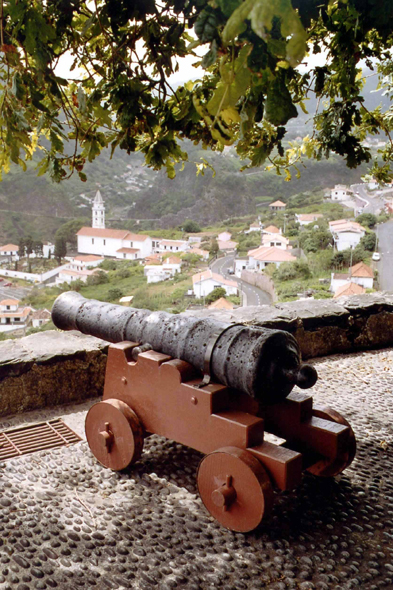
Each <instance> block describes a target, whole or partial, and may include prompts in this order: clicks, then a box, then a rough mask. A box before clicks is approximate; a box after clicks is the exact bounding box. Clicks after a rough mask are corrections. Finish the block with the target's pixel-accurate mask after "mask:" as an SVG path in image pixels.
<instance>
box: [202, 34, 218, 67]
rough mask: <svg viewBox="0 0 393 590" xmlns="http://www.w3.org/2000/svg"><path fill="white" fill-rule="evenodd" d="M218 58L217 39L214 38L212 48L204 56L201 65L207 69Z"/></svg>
mask: <svg viewBox="0 0 393 590" xmlns="http://www.w3.org/2000/svg"><path fill="white" fill-rule="evenodd" d="M216 59H217V41H216V40H215V39H214V40H213V42H212V44H211V47H210V50H209V51H208V52H207V53H206V54H205V55H204V56H203V59H202V63H201V66H202V67H203V68H204V69H205V70H206V69H207V68H210V66H212V65H213V64H214V63H215V61H216Z"/></svg>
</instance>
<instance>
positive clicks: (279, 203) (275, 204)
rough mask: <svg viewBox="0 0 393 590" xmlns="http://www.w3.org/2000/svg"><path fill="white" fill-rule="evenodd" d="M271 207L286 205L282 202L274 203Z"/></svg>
mask: <svg viewBox="0 0 393 590" xmlns="http://www.w3.org/2000/svg"><path fill="white" fill-rule="evenodd" d="M269 207H286V204H285V203H283V202H282V201H274V203H270V205H269Z"/></svg>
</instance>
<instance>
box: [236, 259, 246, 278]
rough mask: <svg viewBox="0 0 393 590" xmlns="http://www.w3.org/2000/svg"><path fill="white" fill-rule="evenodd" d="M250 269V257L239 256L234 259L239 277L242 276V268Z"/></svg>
mask: <svg viewBox="0 0 393 590" xmlns="http://www.w3.org/2000/svg"><path fill="white" fill-rule="evenodd" d="M247 269H248V257H239V258H235V260H234V269H233V270H234V272H235V275H236V276H237V277H239V278H240V277H241V275H242V270H247Z"/></svg>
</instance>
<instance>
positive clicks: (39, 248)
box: [32, 240, 44, 257]
mask: <svg viewBox="0 0 393 590" xmlns="http://www.w3.org/2000/svg"><path fill="white" fill-rule="evenodd" d="M32 248H33V252H34V254H35V255H36V256H39V257H42V253H43V248H44V244H43V243H42V242H41V240H36V241H34V242H33V246H32Z"/></svg>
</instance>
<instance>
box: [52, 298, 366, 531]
mask: <svg viewBox="0 0 393 590" xmlns="http://www.w3.org/2000/svg"><path fill="white" fill-rule="evenodd" d="M52 318H53V321H54V323H55V325H56V326H57V327H58V328H60V329H63V330H73V329H77V330H79V331H81V332H83V333H86V334H91V335H93V336H97V337H99V338H103V339H104V340H107V341H109V342H112V343H113V344H111V345H110V346H109V351H108V361H107V367H106V375H105V386H104V394H103V399H102V401H101V402H98V403H96V404H95V405H93V406H92V407H91V408H90V410H89V412H88V413H87V416H86V423H85V428H86V438H87V441H88V444H89V446H90V449H91V451H92V452H93V454H94V455H95V457H96V458H97V459H98V461H99V462H100V463H101V464H102V465H104V466H105V467H108V468H110V469H112V470H115V471H120V470H123V469H125V468H127V467H128V466H129V465H131V464H132V463H135V462H136V461H137V460H138V459H139V458H140V457H141V454H142V450H143V445H144V439H145V438H146V437H148V436H150V435H151V434H157V435H160V436H165V437H167V438H169V439H172V440H175V441H176V442H179V443H181V444H184V445H187V446H189V447H192V448H193V449H196V450H197V451H200V452H201V453H203V454H204V455H205V456H204V457H203V459H202V460H201V463H200V465H199V468H198V473H197V484H198V490H199V493H200V496H201V498H202V501H203V503H204V505H205V507H206V508H207V510H208V511H209V512H210V514H211V515H212V516H213V517H214V518H216V519H217V520H218V521H219V522H220V523H221V524H222V525H223V526H225V527H226V528H228V529H230V530H234V531H240V532H248V531H251V530H253V529H255V528H256V527H257V526H258V525H259V524H260V523H261V521H262V519H263V517H264V515H266V514H268V513H269V511H270V510H271V508H272V505H273V500H274V493H273V486H275V487H276V488H278V489H279V490H289V489H292V488H294V487H295V486H296V485H298V484H299V483H300V480H301V476H302V472H303V471H304V470H308V471H309V472H311V473H313V474H315V475H318V476H325V477H329V476H334V475H337V474H339V473H341V472H342V471H343V470H344V469H345V468H346V467H347V466H348V465H349V464H350V463H351V462H352V460H353V459H354V457H355V453H356V440H355V436H354V433H353V431H352V428H351V427H350V425H349V424H348V422H347V421H346V420H345V419H344V418H343V417H342V416H341V415H340V414H338V413H337V412H335V411H334V410H332V409H331V408H328V407H324V406H316V405H315V404H313V398H312V397H311V396H310V395H306V394H304V393H302V392H301V391H298V390H296V391H292V390H293V387H294V386H295V385H298V386H299V387H300V388H303V389H306V388H308V387H311V386H312V385H314V383H315V381H316V379H317V374H316V371H315V369H314V368H313V367H312V366H310V365H306V364H302V363H301V360H300V351H299V347H298V344H297V342H296V339H295V338H294V337H293V336H292V335H291V334H289V333H288V332H284V331H281V330H270V329H267V328H262V327H256V326H248V325H242V324H230V323H224V322H219V321H216V320H212V319H210V318H209V319H207V318H206V319H200V318H194V317H188V316H182V315H172V314H169V313H165V312H151V311H148V310H140V309H132V308H125V307H122V306H118V305H112V304H109V303H103V302H99V301H95V300H88V299H85V298H83V297H82V296H81V295H80V294H78V293H75V292H68V293H63V294H62V295H60V296H59V297H58V298H57V299H56V301H55V303H54V306H53V309H52Z"/></svg>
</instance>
